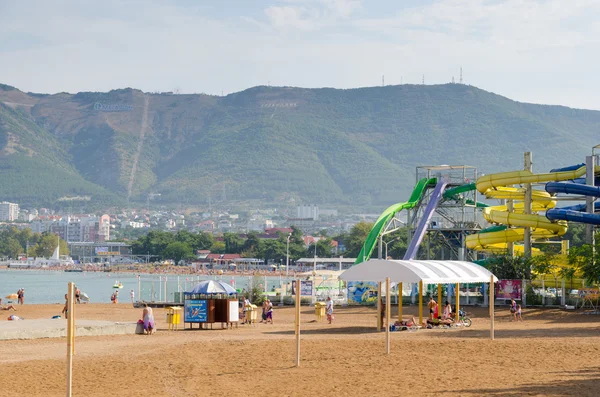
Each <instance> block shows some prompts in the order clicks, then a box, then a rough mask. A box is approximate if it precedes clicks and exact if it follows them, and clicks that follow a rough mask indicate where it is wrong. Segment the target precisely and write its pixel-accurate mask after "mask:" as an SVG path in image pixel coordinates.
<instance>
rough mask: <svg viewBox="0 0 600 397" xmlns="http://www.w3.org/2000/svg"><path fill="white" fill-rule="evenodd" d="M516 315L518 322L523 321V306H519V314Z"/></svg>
mask: <svg viewBox="0 0 600 397" xmlns="http://www.w3.org/2000/svg"><path fill="white" fill-rule="evenodd" d="M515 315H516V316H517V321H523V317H521V305H517V312H516V313H515Z"/></svg>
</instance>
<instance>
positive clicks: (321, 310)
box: [315, 302, 325, 321]
mask: <svg viewBox="0 0 600 397" xmlns="http://www.w3.org/2000/svg"><path fill="white" fill-rule="evenodd" d="M315 316H317V320H319V321H323V318H325V303H324V302H317V303H315Z"/></svg>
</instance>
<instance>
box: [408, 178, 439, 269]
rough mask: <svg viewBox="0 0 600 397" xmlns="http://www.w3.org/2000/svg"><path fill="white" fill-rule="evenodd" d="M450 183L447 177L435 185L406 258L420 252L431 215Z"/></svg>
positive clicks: (410, 258) (409, 258)
mask: <svg viewBox="0 0 600 397" xmlns="http://www.w3.org/2000/svg"><path fill="white" fill-rule="evenodd" d="M447 185H448V181H446V180H445V179H443V178H442V179H441V180H440V181H438V183H437V184H436V185H435V188H434V189H433V193H431V196H429V202H428V203H427V207H425V211H424V212H423V216H422V217H421V219H420V220H419V225H418V226H417V229H416V230H415V234H414V235H413V238H412V240H411V241H410V244H409V245H408V249H407V250H406V253H405V254H404V260H412V259H415V257H416V256H417V252H419V246H420V245H421V241H423V236H425V233H427V228H428V227H429V224H430V223H431V217H432V216H433V213H434V212H435V209H436V208H437V206H438V204H439V202H440V200H442V194H443V193H444V189H446V186H447Z"/></svg>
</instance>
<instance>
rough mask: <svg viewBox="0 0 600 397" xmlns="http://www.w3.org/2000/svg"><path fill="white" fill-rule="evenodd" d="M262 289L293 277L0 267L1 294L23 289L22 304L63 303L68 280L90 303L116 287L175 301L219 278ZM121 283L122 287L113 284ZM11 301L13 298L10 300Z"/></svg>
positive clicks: (124, 293) (122, 296)
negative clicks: (68, 270)
mask: <svg viewBox="0 0 600 397" xmlns="http://www.w3.org/2000/svg"><path fill="white" fill-rule="evenodd" d="M253 277H254V278H257V279H258V280H257V281H256V283H257V284H259V285H260V287H261V288H263V289H264V291H265V292H274V291H275V290H276V289H279V288H281V287H282V286H284V288H285V286H286V285H287V283H288V282H291V280H292V278H291V277H289V278H286V277H280V276H263V275H260V276H232V275H227V274H224V275H217V276H208V275H193V276H192V275H181V274H179V275H178V274H162V275H158V274H135V273H113V272H106V273H105V272H81V273H73V272H64V271H48V270H31V269H28V270H24V269H0V298H2V302H3V304H5V303H7V302H9V301H10V300H7V299H6V298H5V297H6V296H7V295H10V294H15V293H17V290H19V289H20V288H24V289H25V304H29V303H31V304H48V303H64V296H65V294H66V293H67V289H68V283H69V282H73V283H75V285H76V286H77V287H79V289H80V290H81V291H82V292H84V293H85V294H86V295H87V296H88V297H89V299H90V302H91V303H110V302H111V300H110V297H111V295H112V294H113V292H114V291H115V290H118V291H119V301H120V302H129V301H130V300H131V298H130V292H131V290H133V291H134V296H135V298H134V299H135V301H138V300H145V301H156V302H175V301H178V300H179V297H180V296H181V295H180V294H182V293H183V292H185V291H189V290H191V289H193V288H194V286H195V285H196V284H198V283H199V282H200V281H203V280H221V281H224V282H226V283H228V284H230V285H232V286H233V287H234V288H236V289H238V290H239V291H242V290H244V289H247V288H248V285H249V284H251V282H252V278H253ZM119 283H120V284H122V285H123V287H122V288H114V286H115V285H118V284H119ZM13 302H14V301H13Z"/></svg>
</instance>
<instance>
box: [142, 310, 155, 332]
mask: <svg viewBox="0 0 600 397" xmlns="http://www.w3.org/2000/svg"><path fill="white" fill-rule="evenodd" d="M142 318H143V319H144V331H146V335H151V334H153V333H154V313H152V308H151V307H149V306H148V304H147V303H144V311H143V312H142Z"/></svg>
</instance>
